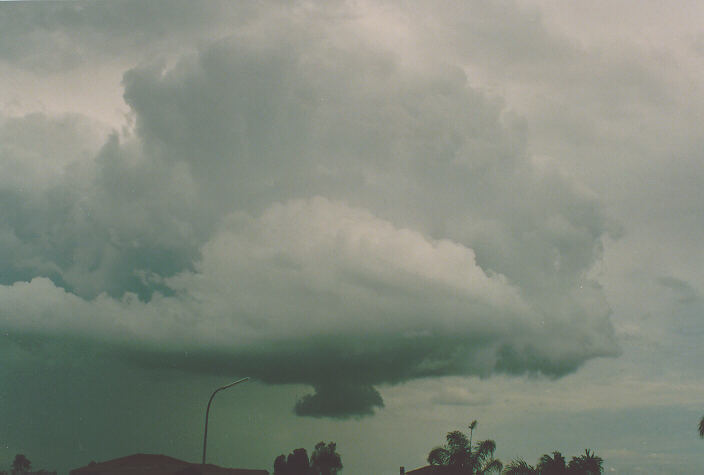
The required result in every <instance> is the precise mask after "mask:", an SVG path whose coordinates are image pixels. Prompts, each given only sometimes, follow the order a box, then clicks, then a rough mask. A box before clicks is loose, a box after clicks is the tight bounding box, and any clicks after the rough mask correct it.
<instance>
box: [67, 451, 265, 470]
mask: <svg viewBox="0 0 704 475" xmlns="http://www.w3.org/2000/svg"><path fill="white" fill-rule="evenodd" d="M70 474H71V475H269V472H267V471H266V470H247V469H238V468H223V467H218V466H217V465H212V464H205V465H201V464H197V463H189V462H186V461H184V460H179V459H176V458H173V457H169V456H167V455H154V454H133V455H128V456H126V457H120V458H116V459H113V460H108V461H106V462H100V463H95V462H91V463H90V464H88V465H86V466H85V467H80V468H76V469H73V470H71V472H70Z"/></svg>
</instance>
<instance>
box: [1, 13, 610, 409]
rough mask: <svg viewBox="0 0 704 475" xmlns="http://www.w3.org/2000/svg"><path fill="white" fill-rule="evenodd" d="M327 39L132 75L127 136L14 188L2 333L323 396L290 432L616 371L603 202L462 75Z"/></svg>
mask: <svg viewBox="0 0 704 475" xmlns="http://www.w3.org/2000/svg"><path fill="white" fill-rule="evenodd" d="M324 25H326V27H323V24H320V23H317V22H316V21H314V20H311V21H310V22H309V23H306V24H302V25H297V26H291V25H288V28H283V29H282V28H278V27H275V26H276V25H275V26H274V27H272V26H269V27H266V28H264V27H260V28H255V27H252V28H249V29H243V30H242V31H243V32H242V33H240V34H238V35H236V36H232V37H228V38H226V39H223V40H220V41H218V42H215V43H212V44H210V45H207V46H203V47H202V48H201V49H200V50H199V51H198V52H196V53H193V54H191V55H187V56H185V57H183V58H182V59H181V60H179V61H178V62H177V63H176V64H175V65H174V66H172V67H170V68H166V67H163V66H159V65H154V64H151V65H146V66H140V67H137V68H134V69H132V70H130V71H128V72H127V73H126V74H125V76H124V82H123V83H124V88H125V100H126V102H127V103H128V104H129V106H130V107H131V109H132V111H133V114H134V117H135V128H134V130H133V131H132V132H131V133H123V134H113V135H112V136H110V137H109V138H108V139H107V141H106V142H105V143H104V144H103V145H102V146H101V147H100V149H99V150H94V151H93V152H92V154H91V155H89V156H88V157H85V156H76V157H73V159H62V162H61V163H62V165H61V166H60V167H59V170H58V171H56V173H54V174H52V175H51V176H49V177H43V178H42V180H41V185H35V186H31V187H26V186H19V185H18V184H17V183H16V182H12V181H11V180H4V181H3V182H2V186H3V189H2V196H3V202H4V204H5V205H6V208H7V209H9V210H11V213H10V214H9V215H7V216H9V217H6V218H4V219H3V221H2V223H0V226H1V229H0V231H1V234H0V236H2V239H4V240H5V242H7V243H8V245H11V246H13V249H15V250H16V252H12V253H4V254H3V255H2V257H3V260H4V262H3V264H4V265H3V269H5V271H4V272H3V274H2V278H3V281H2V284H3V286H2V287H0V301H2V302H3V306H2V308H0V322H1V323H0V324H1V325H2V327H3V329H4V330H5V331H8V332H17V333H39V334H48V335H66V334H69V335H72V336H75V337H78V338H81V339H85V340H87V341H100V342H105V343H107V344H108V346H110V347H112V348H114V349H115V351H117V352H118V353H120V354H123V355H124V356H125V357H126V358H127V359H129V360H130V361H133V362H135V363H136V364H140V365H149V366H165V367H177V368H181V369H185V370H192V371H208V372H217V373H221V374H241V373H244V372H246V373H247V374H249V375H251V376H253V377H256V378H258V379H260V380H262V381H265V382H270V383H277V384H278V383H281V384H285V383H303V384H308V385H310V386H312V387H313V388H314V389H315V393H314V394H312V395H309V396H306V397H304V398H302V399H301V400H300V401H299V402H298V403H297V404H296V406H295V410H296V411H297V413H299V414H301V415H312V416H333V417H335V416H337V417H344V416H351V415H364V414H370V413H372V412H373V410H374V408H376V407H380V406H382V405H383V400H382V398H381V396H380V395H379V393H378V391H377V389H376V386H378V385H380V384H393V383H399V382H403V381H408V380H412V379H416V378H423V377H433V376H441V375H480V376H490V375H492V374H494V373H497V372H500V373H508V374H515V375H520V374H543V375H547V376H551V377H554V376H560V375H564V374H566V373H569V372H571V371H574V370H575V369H576V368H578V367H579V366H580V364H582V363H583V362H585V361H586V360H588V359H590V358H594V357H598V356H607V355H613V354H615V353H616V351H617V348H616V343H615V339H614V336H613V330H612V328H611V324H610V321H609V308H608V306H607V305H606V303H605V299H604V296H603V293H602V291H601V289H600V288H599V287H598V285H597V284H596V283H595V282H593V281H592V280H590V279H589V271H590V270H591V269H592V267H593V266H594V265H595V264H596V263H597V262H598V260H599V258H600V252H601V238H602V236H603V235H604V234H605V233H607V232H608V231H609V229H608V226H607V223H606V221H605V220H604V218H603V216H602V213H601V211H600V208H599V205H598V203H597V202H596V201H595V200H594V198H593V197H591V196H590V195H589V194H588V193H587V192H584V191H582V189H581V188H580V187H579V185H578V184H576V183H573V182H572V181H571V180H570V179H569V178H568V177H565V176H561V175H559V174H557V173H554V172H552V171H551V170H549V169H546V168H543V167H540V166H539V165H537V164H535V163H533V162H532V161H531V160H530V158H529V157H528V155H527V153H526V150H525V145H524V138H523V127H522V125H521V123H520V121H518V120H514V119H511V118H510V114H504V112H505V111H503V109H502V106H501V104H500V103H498V102H497V101H494V100H491V99H489V98H487V97H486V96H485V95H484V94H482V93H481V92H480V91H477V90H474V89H473V88H471V87H470V86H469V85H468V83H467V80H466V77H465V76H464V73H463V72H462V70H461V69H460V68H459V67H456V66H454V65H452V64H447V63H441V62H439V61H436V60H434V59H433V58H427V57H423V56H418V57H413V58H410V57H404V56H402V55H401V54H399V53H392V52H391V51H384V49H383V48H375V47H372V44H371V42H372V41H373V39H368V40H367V39H364V38H359V37H356V39H355V40H354V41H350V39H351V38H352V37H353V36H354V35H353V34H352V33H353V32H350V31H349V29H346V28H342V27H341V28H340V29H339V30H336V31H334V32H333V31H332V30H331V29H330V28H329V23H324ZM279 26H280V25H279ZM333 33H334V34H333ZM321 38H324V39H325V40H326V41H321ZM341 38H343V39H344V41H343V39H341ZM44 120H46V121H51V119H49V118H45V119H44ZM7 126H8V122H5V123H4V124H3V127H5V130H7ZM42 127H43V128H41V129H39V128H38V129H37V130H38V133H41V134H44V135H43V138H44V139H45V140H47V141H51V140H57V138H56V137H52V135H51V134H50V133H48V132H42V130H44V131H46V130H50V128H47V127H46V126H45V125H42ZM5 135H6V136H7V134H5ZM75 137H76V138H75V140H76V142H77V145H78V144H79V143H80V142H81V141H82V140H84V139H83V138H81V137H82V136H81V135H80V134H75ZM9 142H12V140H11V138H10V141H9ZM17 143H18V144H19V145H17V146H16V147H12V146H10V145H5V146H4V147H3V149H2V153H3V154H5V155H7V156H15V155H16V154H17V153H19V152H18V150H20V151H22V150H25V149H27V148H28V147H29V148H31V147H30V146H29V145H26V144H24V142H19V141H17ZM23 144H24V145H23ZM22 147H24V148H22ZM95 148H96V147H94V149H95ZM22 153H25V152H22ZM13 154H15V155H13ZM25 155H26V156H30V158H29V160H39V158H36V157H35V158H32V155H31V154H28V153H25ZM6 163H10V161H6ZM18 163H19V162H18ZM28 170H29V168H28ZM29 173H30V171H23V172H22V174H19V175H18V176H21V177H23V178H22V179H27V176H28V175H27V174H29ZM58 198H60V199H58ZM38 217H39V218H38ZM41 217H45V218H46V219H43V218H41Z"/></svg>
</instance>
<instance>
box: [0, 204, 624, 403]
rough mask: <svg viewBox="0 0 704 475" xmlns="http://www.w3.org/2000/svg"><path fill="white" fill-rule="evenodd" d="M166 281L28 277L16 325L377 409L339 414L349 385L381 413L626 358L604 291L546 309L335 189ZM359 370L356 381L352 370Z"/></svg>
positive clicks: (244, 226) (465, 257)
mask: <svg viewBox="0 0 704 475" xmlns="http://www.w3.org/2000/svg"><path fill="white" fill-rule="evenodd" d="M165 286H166V287H167V288H168V289H169V290H170V291H172V293H173V295H171V296H163V295H161V294H158V293H157V294H155V295H154V296H153V297H152V299H151V300H150V301H149V302H144V301H141V300H139V299H138V298H137V297H136V296H135V295H134V294H126V295H125V296H123V297H122V298H121V299H114V298H111V297H109V296H107V295H105V294H102V295H100V296H98V297H96V298H95V299H93V300H90V301H88V300H84V299H82V298H80V297H78V296H76V295H74V294H72V293H69V292H66V291H65V290H63V289H60V288H57V287H56V286H55V285H54V284H53V283H51V282H50V281H49V280H48V279H44V278H36V279H34V280H32V282H30V283H20V282H17V283H15V284H13V285H11V286H4V287H1V288H0V299H2V301H3V302H4V303H5V305H4V306H3V310H2V325H3V327H4V328H6V329H9V330H13V331H20V332H36V333H42V334H54V335H57V334H58V335H64V334H69V335H74V336H78V337H82V338H88V339H91V340H97V341H106V342H112V344H113V345H117V346H118V347H131V348H136V349H137V350H138V351H146V354H145V355H144V356H142V358H143V359H145V361H146V363H145V364H164V362H163V361H162V362H161V363H153V362H152V363H149V360H150V359H153V358H155V361H159V356H158V354H159V353H160V352H165V354H166V355H167V357H170V356H168V355H171V354H173V353H178V354H180V353H181V352H182V350H186V351H191V352H194V353H195V354H198V353H199V352H201V353H203V352H206V354H208V353H215V355H216V356H209V357H207V359H209V360H210V361H211V363H210V364H211V366H212V367H213V368H215V369H216V370H225V371H226V370H228V369H229V370H234V369H235V368H236V369H240V370H247V371H248V372H250V373H251V374H253V375H254V376H255V377H259V378H262V379H264V380H267V381H271V382H302V383H309V384H313V385H314V386H316V388H317V390H318V395H320V399H321V400H320V401H317V400H315V399H313V398H314V397H313V398H311V399H313V402H312V403H311V401H308V403H310V404H308V405H306V404H302V405H301V406H302V407H304V408H307V410H303V409H301V412H302V413H308V414H312V415H348V414H350V413H368V412H369V410H370V409H371V407H369V406H365V405H364V404H362V405H361V406H359V405H354V404H351V405H350V406H346V405H344V404H340V405H338V406H334V407H333V408H332V409H330V408H328V404H329V402H330V400H331V399H336V398H337V397H338V396H339V394H338V393H337V392H336V390H335V388H338V387H339V386H340V385H343V386H344V385H350V384H352V386H350V388H348V389H352V390H353V391H352V393H353V394H356V393H355V392H354V390H356V389H357V388H360V389H359V391H358V392H359V394H360V397H363V398H367V399H365V400H369V401H371V402H370V403H369V404H371V406H378V405H380V404H381V400H380V399H379V398H378V395H377V396H374V395H375V394H377V393H376V392H375V391H374V390H373V388H371V387H370V386H369V385H371V384H377V383H384V382H399V381H404V380H408V379H413V378H417V377H423V376H432V375H443V374H478V375H489V374H492V373H494V372H503V373H510V374H520V373H525V372H530V373H536V372H537V373H544V374H549V375H561V374H564V373H566V372H569V371H571V370H574V369H575V368H576V367H577V366H578V365H579V364H580V363H581V362H582V361H584V360H585V359H588V358H590V357H594V356H602V355H608V354H613V353H614V351H615V343H614V340H613V336H612V334H611V331H610V324H609V322H608V309H607V308H606V307H604V306H603V305H599V302H598V299H599V297H598V295H596V299H595V297H594V296H591V297H583V296H576V297H574V298H573V299H572V301H571V304H572V305H573V306H576V307H578V309H577V310H574V309H573V310H571V311H569V312H571V314H564V315H563V314H546V313H544V312H545V309H544V308H541V307H540V306H538V305H535V302H532V301H531V300H530V299H529V300H526V299H525V298H524V297H523V296H522V295H521V293H522V292H521V291H520V289H518V288H516V287H514V286H513V285H511V284H510V282H508V281H507V279H506V277H504V276H502V275H498V274H493V275H489V274H487V273H486V272H485V271H484V270H483V269H482V268H481V267H479V266H478V265H477V263H476V261H475V257H474V252H473V251H472V250H471V249H469V248H466V247H464V246H462V245H460V244H458V243H455V242H452V241H449V240H433V239H429V238H427V237H425V236H423V235H422V234H421V233H418V232H416V231H412V230H409V229H399V228H397V227H395V226H393V225H392V224H391V223H389V222H388V221H384V220H382V219H379V218H378V217H376V216H374V215H373V214H371V213H370V212H368V211H367V210H363V209H359V208H353V207H350V206H347V205H345V204H343V203H340V202H333V201H329V200H327V199H325V198H321V197H318V198H312V199H310V200H294V201H290V202H287V203H284V204H274V205H272V206H271V207H270V208H268V209H266V210H265V211H264V212H263V214H262V215H261V216H259V217H252V216H249V215H246V214H243V213H237V214H234V215H231V216H230V217H228V218H226V219H225V220H224V222H223V223H222V224H221V226H220V228H219V230H218V231H217V232H216V233H215V234H214V236H213V237H212V239H211V240H209V241H208V242H207V243H206V244H205V245H204V247H203V249H202V258H201V259H200V260H199V261H198V262H197V263H196V266H195V270H194V271H185V272H182V273H180V274H178V275H176V276H174V277H172V278H169V279H166V281H165ZM580 299H582V300H585V301H584V302H581V305H580ZM579 307H581V308H579ZM555 310H557V311H559V312H562V311H567V310H566V309H563V308H558V309H555ZM572 319H575V320H572ZM263 348H266V349H267V351H265V352H262V349H263ZM155 354H156V356H155V357H153V356H150V355H155ZM320 358H324V360H323V361H319V359H320ZM192 363H193V362H189V361H183V358H176V359H175V360H174V361H173V362H172V363H168V364H175V365H177V366H179V365H181V366H182V367H186V368H187V367H189V365H191V364H192ZM345 365H349V366H351V367H352V369H353V371H354V373H353V374H352V376H351V377H349V378H348V377H347V375H346V374H344V373H337V374H336V367H338V366H343V367H344V366H345ZM364 387H367V388H369V389H368V390H362V389H361V388H364ZM330 388H332V389H333V390H332V391H331V389H330ZM370 391H371V393H370ZM328 394H329V397H328V396H327V395H328ZM370 394H371V396H370ZM304 401H305V400H304ZM352 402H354V401H353V399H352ZM321 408H322V409H321Z"/></svg>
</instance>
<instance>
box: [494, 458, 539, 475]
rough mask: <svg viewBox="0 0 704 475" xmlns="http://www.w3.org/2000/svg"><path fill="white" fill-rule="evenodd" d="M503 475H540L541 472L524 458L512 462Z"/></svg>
mask: <svg viewBox="0 0 704 475" xmlns="http://www.w3.org/2000/svg"><path fill="white" fill-rule="evenodd" d="M502 473H503V474H504V475H539V473H540V472H539V471H538V469H537V468H535V467H533V466H532V465H530V464H529V463H528V462H526V461H525V460H523V459H522V458H517V459H513V460H511V462H510V463H509V464H508V465H506V467H505V468H504V471H503V472H502Z"/></svg>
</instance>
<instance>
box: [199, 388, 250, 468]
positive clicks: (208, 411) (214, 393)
mask: <svg viewBox="0 0 704 475" xmlns="http://www.w3.org/2000/svg"><path fill="white" fill-rule="evenodd" d="M248 379H249V378H248V377H247V378H242V379H238V380H237V381H235V382H234V383H230V384H228V385H226V386H222V387H220V388H217V389H216V390H215V391H213V394H212V395H211V396H210V400H209V401H208V408H207V409H206V410H205V432H204V433H203V462H202V463H203V465H205V447H206V444H207V443H208V415H209V414H210V403H212V402H213V398H214V397H215V395H216V394H217V393H218V391H222V390H223V389H227V388H231V387H232V386H234V385H235V384H239V383H244V382H245V381H247V380H248Z"/></svg>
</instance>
